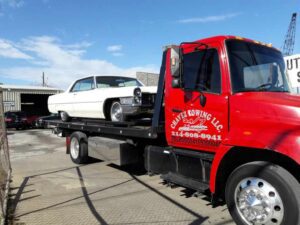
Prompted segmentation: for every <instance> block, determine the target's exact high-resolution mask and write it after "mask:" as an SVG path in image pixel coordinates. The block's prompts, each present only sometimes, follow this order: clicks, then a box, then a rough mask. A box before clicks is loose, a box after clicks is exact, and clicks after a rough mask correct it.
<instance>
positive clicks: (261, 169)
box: [225, 162, 300, 225]
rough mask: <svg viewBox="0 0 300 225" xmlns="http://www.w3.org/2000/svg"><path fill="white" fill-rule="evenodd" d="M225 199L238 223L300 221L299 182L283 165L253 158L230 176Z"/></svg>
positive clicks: (268, 224)
mask: <svg viewBox="0 0 300 225" xmlns="http://www.w3.org/2000/svg"><path fill="white" fill-rule="evenodd" d="M225 199H226V203H227V206H228V210H229V212H230V214H231V216H232V217H233V219H234V220H235V222H236V223H237V224H241V225H250V224H265V225H271V224H272V225H275V224H278V225H279V224H282V225H283V224H299V222H300V221H299V210H300V207H299V206H300V185H299V182H298V181H297V180H296V179H295V178H294V177H293V176H292V175H291V174H290V173H289V172H288V171H287V170H285V169H284V168H282V167H280V166H278V165H275V164H272V163H269V162H252V163H247V164H245V165H242V166H240V167H238V168H237V169H235V170H234V171H233V172H232V174H231V175H230V176H229V178H228V181H227V184H226V189H225Z"/></svg>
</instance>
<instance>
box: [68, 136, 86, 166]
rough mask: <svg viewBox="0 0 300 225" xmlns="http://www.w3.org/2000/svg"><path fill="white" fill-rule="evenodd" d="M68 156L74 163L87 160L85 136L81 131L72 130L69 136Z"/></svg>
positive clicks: (81, 162)
mask: <svg viewBox="0 0 300 225" xmlns="http://www.w3.org/2000/svg"><path fill="white" fill-rule="evenodd" d="M70 157H71V160H72V161H73V162H74V163H76V164H83V163H87V162H88V161H89V156H88V144H87V137H86V135H85V134H84V133H82V132H74V133H72V134H71V136H70Z"/></svg>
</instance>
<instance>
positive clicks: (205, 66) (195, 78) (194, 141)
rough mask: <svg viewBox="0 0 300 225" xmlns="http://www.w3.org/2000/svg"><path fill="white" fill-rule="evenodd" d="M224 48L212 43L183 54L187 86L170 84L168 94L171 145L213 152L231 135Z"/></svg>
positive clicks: (183, 77) (168, 128)
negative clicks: (223, 69) (222, 66)
mask: <svg viewBox="0 0 300 225" xmlns="http://www.w3.org/2000/svg"><path fill="white" fill-rule="evenodd" d="M221 51H222V50H221V46H220V47H219V46H218V45H217V44H216V45H213V44H211V45H210V47H209V48H208V49H201V50H195V48H193V50H191V51H189V52H185V53H184V54H183V62H184V63H183V64H184V65H183V75H182V81H183V82H182V83H183V86H182V87H181V88H172V86H171V85H170V90H169V91H168V93H167V94H166V97H165V101H166V105H167V106H168V107H166V110H165V112H166V124H169V126H168V127H167V129H166V132H167V139H168V143H169V144H170V145H172V146H176V147H183V148H190V149H198V150H206V151H212V152H213V151H215V150H216V149H217V148H218V146H219V145H220V143H221V142H222V140H223V139H224V137H225V135H226V134H227V132H228V94H226V93H224V92H222V89H224V86H222V79H221V77H222V76H221V74H222V73H224V71H221V69H220V68H221V67H220V64H221V60H220V59H219V55H221V54H220V53H221ZM168 79H172V78H168ZM201 98H202V102H201V100H200V99H201ZM203 99H204V100H206V101H203Z"/></svg>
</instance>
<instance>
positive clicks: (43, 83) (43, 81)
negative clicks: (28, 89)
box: [42, 72, 47, 87]
mask: <svg viewBox="0 0 300 225" xmlns="http://www.w3.org/2000/svg"><path fill="white" fill-rule="evenodd" d="M42 86H43V87H47V84H46V82H45V73H44V72H43V76H42Z"/></svg>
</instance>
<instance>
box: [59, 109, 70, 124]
mask: <svg viewBox="0 0 300 225" xmlns="http://www.w3.org/2000/svg"><path fill="white" fill-rule="evenodd" d="M59 115H60V118H61V120H62V121H63V122H68V121H70V117H69V115H68V113H66V112H64V111H62V112H60V113H59Z"/></svg>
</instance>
